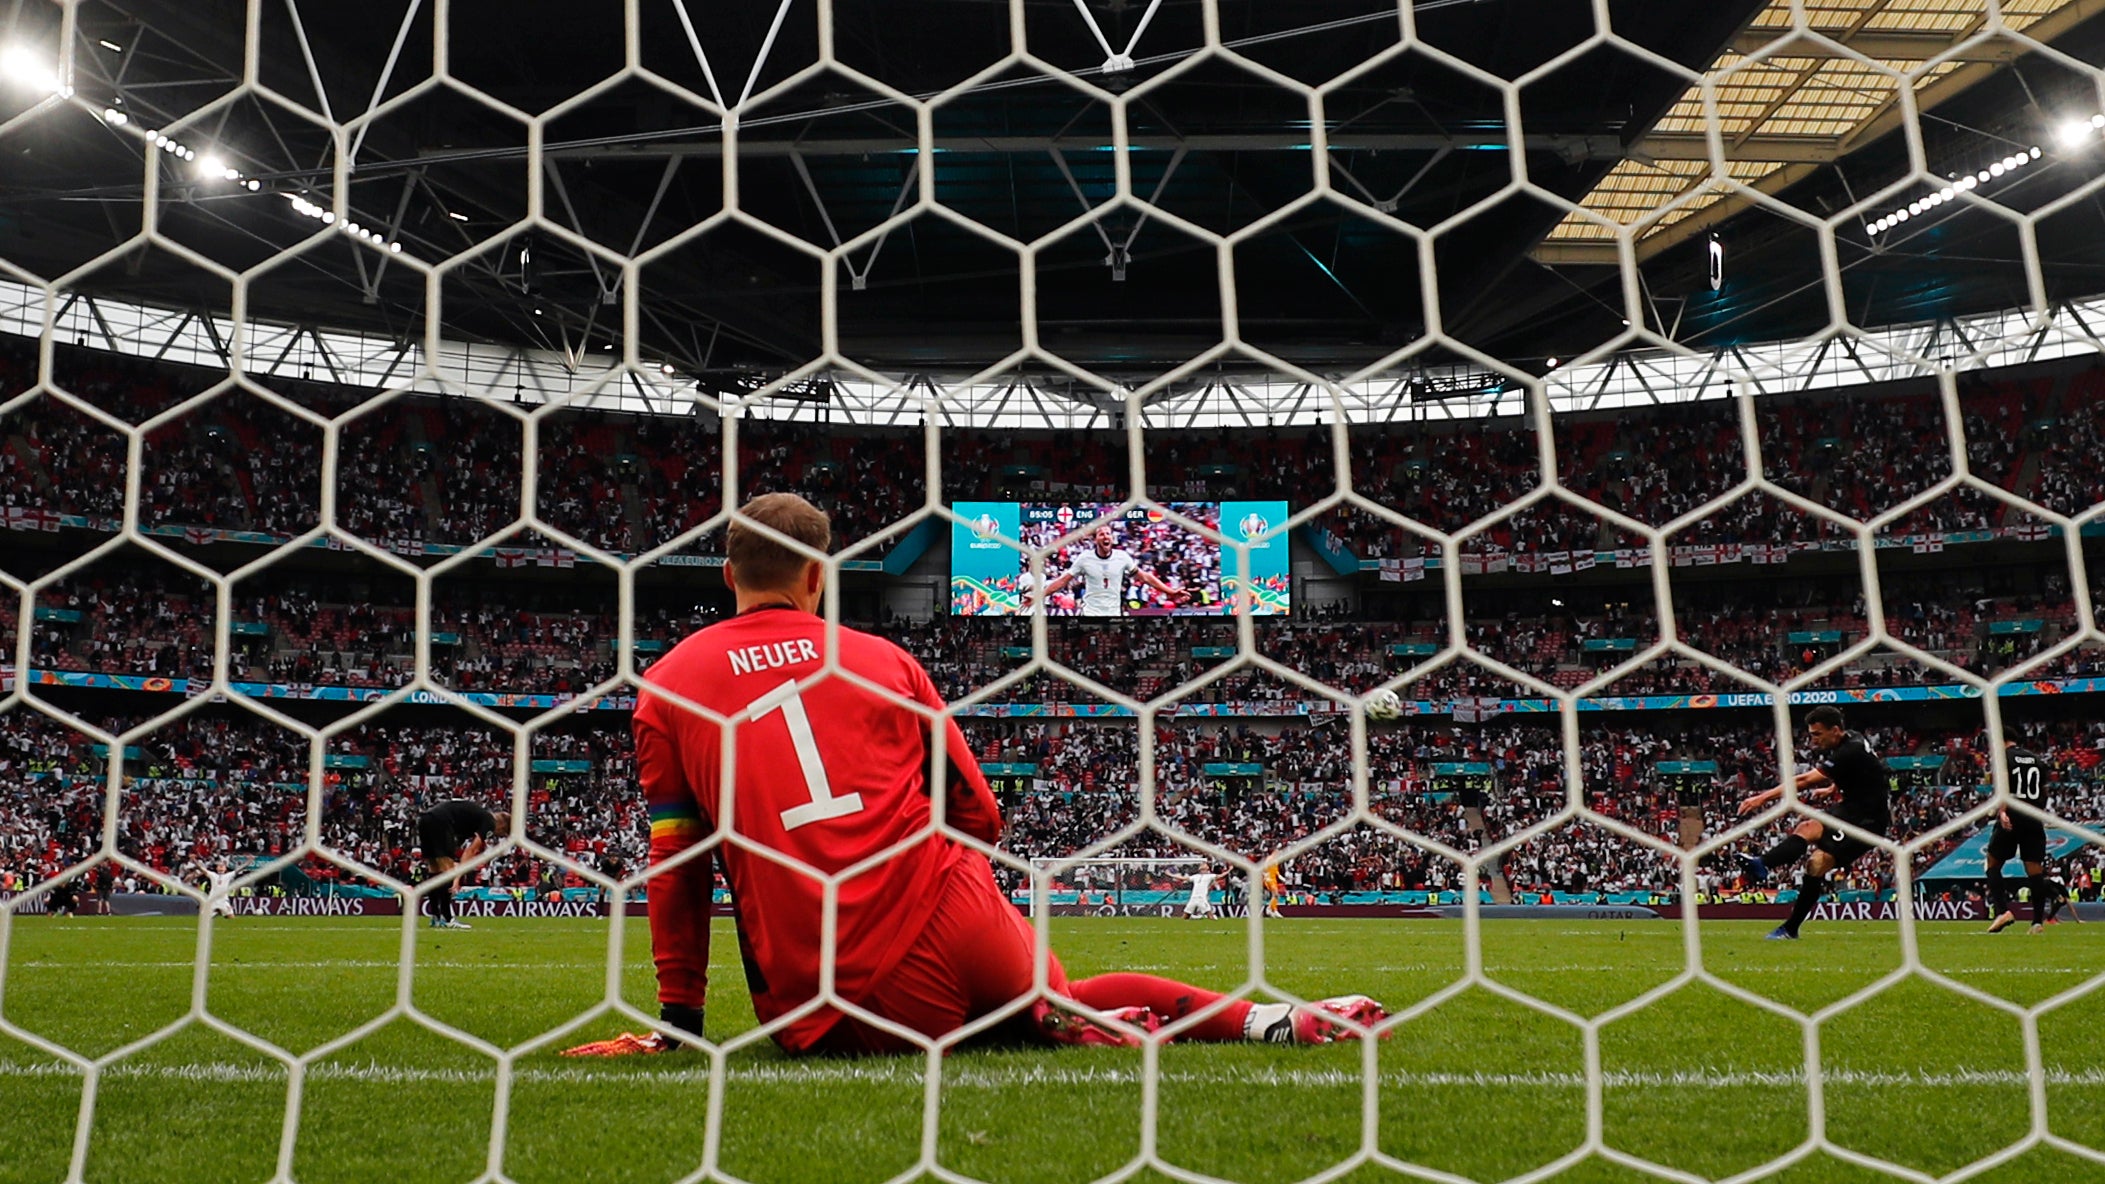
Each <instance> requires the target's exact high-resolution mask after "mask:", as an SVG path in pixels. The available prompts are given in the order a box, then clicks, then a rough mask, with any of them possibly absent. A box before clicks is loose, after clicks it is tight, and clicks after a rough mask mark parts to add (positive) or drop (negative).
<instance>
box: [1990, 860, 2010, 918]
mask: <svg viewBox="0 0 2105 1184" xmlns="http://www.w3.org/2000/svg"><path fill="white" fill-rule="evenodd" d="M2009 911H2010V886H2009V884H2008V883H2007V882H2006V881H2005V880H2004V879H2003V869H2002V867H2001V866H2000V865H1998V864H1995V863H1990V864H1989V867H1988V912H1989V914H1990V915H1991V916H1995V917H2000V916H2002V915H2003V914H2004V913H2007V912H2009Z"/></svg>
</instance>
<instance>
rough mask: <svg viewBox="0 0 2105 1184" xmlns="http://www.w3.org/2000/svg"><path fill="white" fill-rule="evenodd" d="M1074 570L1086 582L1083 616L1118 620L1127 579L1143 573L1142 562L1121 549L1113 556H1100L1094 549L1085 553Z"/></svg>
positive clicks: (1083, 594)
mask: <svg viewBox="0 0 2105 1184" xmlns="http://www.w3.org/2000/svg"><path fill="white" fill-rule="evenodd" d="M1068 570H1070V571H1072V572H1073V573H1074V575H1075V578H1076V579H1079V580H1080V581H1082V615H1083V616H1085V617H1115V616H1117V615H1119V614H1118V602H1119V598H1120V595H1121V594H1122V593H1123V592H1124V591H1125V587H1126V577H1127V576H1129V575H1131V574H1132V573H1134V572H1136V571H1139V570H1140V561H1139V560H1138V559H1135V558H1133V557H1132V556H1131V555H1130V554H1128V553H1126V552H1125V551H1124V550H1121V549H1119V548H1117V547H1113V548H1112V549H1111V553H1110V554H1109V555H1098V554H1097V553H1096V549H1095V548H1094V547H1091V548H1088V549H1086V550H1084V551H1083V552H1082V554H1081V556H1080V557H1079V558H1077V559H1076V560H1075V561H1074V566H1073V567H1071V568H1069V569H1068Z"/></svg>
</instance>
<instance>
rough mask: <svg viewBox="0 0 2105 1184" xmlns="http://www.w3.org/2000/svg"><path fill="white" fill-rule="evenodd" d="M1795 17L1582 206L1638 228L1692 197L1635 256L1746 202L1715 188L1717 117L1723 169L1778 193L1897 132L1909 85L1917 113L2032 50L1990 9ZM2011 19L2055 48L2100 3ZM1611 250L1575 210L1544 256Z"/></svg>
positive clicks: (1765, 22) (1823, 6)
mask: <svg viewBox="0 0 2105 1184" xmlns="http://www.w3.org/2000/svg"><path fill="white" fill-rule="evenodd" d="M1791 9H1792V4H1791V2H1790V0H1769V3H1768V5H1767V6H1766V7H1765V8H1763V9H1762V10H1761V11H1760V12H1759V13H1757V14H1755V17H1754V19H1753V20H1751V21H1749V22H1748V23H1747V27H1746V28H1745V29H1743V30H1741V31H1740V32H1739V33H1737V34H1735V35H1734V36H1733V37H1732V39H1731V40H1730V41H1728V42H1727V43H1726V45H1725V46H1724V48H1723V49H1722V50H1721V51H1720V52H1719V53H1718V55H1717V57H1716V59H1715V60H1713V61H1712V62H1711V63H1710V64H1709V68H1708V69H1707V70H1706V71H1705V72H1704V73H1705V74H1706V75H1707V76H1708V77H1709V78H1710V80H1711V89H1710V94H1709V95H1708V96H1706V95H1705V93H1704V89H1703V87H1702V86H1700V85H1692V86H1690V87H1689V88H1688V89H1687V90H1685V91H1683V92H1682V94H1681V97H1680V98H1679V99H1677V100H1675V102H1674V105H1673V107H1672V108H1671V109H1669V110H1668V111H1667V113H1666V114H1665V115H1664V116H1663V117H1661V118H1660V120H1659V121H1658V122H1657V123H1655V124H1653V125H1652V128H1651V130H1650V131H1649V132H1647V133H1646V134H1645V136H1644V137H1643V138H1642V139H1640V140H1639V141H1638V142H1637V143H1636V144H1635V145H1634V146H1633V147H1632V150H1631V152H1630V154H1629V156H1628V157H1626V158H1625V159H1624V160H1622V161H1620V162H1619V163H1617V164H1616V166H1615V167H1614V168H1612V169H1610V170H1609V171H1608V175H1607V176H1605V177H1603V178H1601V180H1600V182H1599V183H1598V184H1596V185H1595V186H1594V188H1593V190H1592V192H1590V193H1588V194H1587V195H1586V199H1585V200H1584V201H1582V202H1580V203H1579V204H1580V205H1581V206H1582V207H1583V208H1584V209H1586V210H1588V211H1591V212H1593V213H1595V214H1599V215H1601V216H1602V218H1604V219H1606V220H1607V221H1609V222H1613V223H1616V224H1619V225H1623V226H1629V225H1633V224H1635V223H1637V222H1638V221H1639V220H1641V219H1642V218H1644V217H1645V215H1647V214H1649V213H1651V212H1652V211H1654V210H1658V209H1661V208H1662V207H1665V206H1667V205H1668V204H1669V203H1671V202H1672V201H1673V200H1674V199H1675V198H1677V197H1680V196H1682V195H1683V194H1685V193H1686V194H1690V195H1691V200H1689V201H1687V202H1685V203H1683V204H1682V205H1680V206H1678V207H1676V208H1674V209H1673V210H1672V211H1671V212H1669V213H1668V214H1666V215H1665V216H1663V217H1660V218H1658V219H1656V220H1655V221H1653V222H1651V223H1648V224H1647V225H1646V227H1645V229H1644V230H1643V231H1641V232H1640V234H1639V236H1638V246H1637V250H1638V255H1639V257H1640V258H1645V257H1649V256H1651V255H1654V254H1657V253H1658V252H1659V251H1661V250H1664V249H1665V248H1667V247H1669V246H1672V245H1673V244H1675V243H1678V242H1681V241H1683V240H1684V239H1686V238H1687V237H1688V236H1689V235H1690V234H1692V233H1695V232H1698V231H1701V230H1704V229H1708V228H1709V227H1711V226H1715V225H1717V224H1718V223H1719V222H1721V221H1723V220H1724V219H1725V218H1727V217H1729V216H1730V215H1731V214H1732V213H1733V212H1735V211H1737V210H1739V209H1742V208H1744V207H1745V205H1746V204H1747V203H1746V200H1745V198H1744V197H1743V196H1741V195H1740V194H1738V193H1736V192H1735V191H1734V190H1732V189H1731V188H1728V187H1725V186H1720V185H1715V184H1713V183H1712V182H1711V178H1712V154H1711V147H1710V142H1709V126H1710V113H1711V112H1712V111H1715V112H1716V118H1717V124H1718V135H1719V141H1720V143H1719V147H1720V150H1721V152H1722V156H1721V157H1720V158H1719V160H1718V161H1717V163H1718V165H1719V166H1720V167H1721V168H1722V170H1723V172H1724V173H1725V174H1726V175H1727V176H1729V177H1730V178H1731V179H1732V180H1733V181H1735V182H1738V183H1739V184H1740V185H1743V186H1746V187H1747V188H1749V189H1752V190H1755V191H1757V192H1760V193H1765V194H1776V193H1781V192H1783V191H1784V190H1785V189H1788V188H1789V187H1790V186H1791V185H1793V184H1795V183H1797V182H1798V181H1801V180H1803V179H1805V178H1806V177H1807V176H1809V175H1810V174H1811V173H1812V172H1814V171H1815V170H1817V169H1818V168H1819V167H1820V166H1822V165H1826V164H1831V163H1833V162H1834V161H1836V160H1839V159H1840V158H1842V157H1843V156H1845V155H1847V154H1848V153H1849V151H1850V150H1851V149H1852V148H1855V147H1857V146H1859V145H1861V144H1863V143H1866V142H1869V141H1870V140H1873V139H1876V138H1878V137H1879V136H1882V135H1884V134H1886V133H1888V132H1891V131H1893V130H1895V129H1896V128H1898V127H1899V126H1900V123H1901V121H1902V120H1903V118H1904V117H1905V112H1904V110H1903V108H1902V105H1901V101H1900V82H1901V79H1902V77H1903V76H1906V81H1907V82H1908V84H1909V85H1911V86H1912V87H1913V88H1914V90H1915V92H1916V97H1915V105H1916V109H1917V111H1929V110H1932V109H1934V108H1935V107H1937V106H1939V105H1940V104H1942V103H1944V102H1947V101H1949V100H1951V99H1953V98H1956V97H1958V95H1960V94H1961V93H1963V92H1964V91H1965V89H1966V88H1967V87H1969V86H1972V85H1973V84H1974V83H1976V82H1980V81H1982V80H1983V79H1986V78H1987V77H1989V76H1990V75H1991V74H1993V73H1995V72H1996V70H1998V69H1999V68H2001V67H2002V66H2005V65H2007V64H2009V63H2010V62H2012V61H2015V60H2016V59H2017V58H2019V57H2021V56H2023V51H2024V50H2025V49H2026V48H2027V46H2026V45H2025V43H2024V42H2023V41H2019V40H2016V39H2013V38H2006V37H2001V36H1994V35H1989V34H1987V33H1986V32H1985V31H1984V30H1985V28H1986V26H1987V23H1988V17H1987V10H1986V7H1985V6H1984V5H1983V4H1981V3H1980V2H1979V0H1822V2H1820V3H1816V4H1808V5H1806V6H1805V21H1804V23H1803V24H1800V23H1798V22H1797V21H1796V18H1794V16H1793V14H1792V11H1791ZM2002 13H2003V24H2004V26H2005V27H2006V28H2008V29H2009V30H2011V31H2013V32H2018V33H2024V34H2026V35H2027V36H2028V37H2030V38H2038V39H2041V40H2044V41H2046V42H2048V43H2051V42H2052V41H2053V40H2054V38H2055V37H2057V36H2059V35H2060V34H2062V33H2064V32H2066V31H2067V30H2068V29H2070V28H2072V27H2073V26H2074V25H2076V24H2077V23H2080V22H2081V21H2082V20H2085V19H2087V18H2089V17H2091V16H2094V15H2096V12H2095V10H2094V8H2093V6H2091V5H2088V4H2080V3H2070V0H2004V3H2003V6H2002ZM1807 34H1811V35H1810V36H1808V35H1807ZM1750 55H1751V56H1750ZM1932 59H1935V60H1934V63H1933V62H1932ZM1614 240H1615V235H1614V232H1613V230H1612V229H1611V228H1610V227H1609V226H1607V225H1603V224H1602V222H1600V221H1597V220H1593V219H1588V218H1585V217H1581V216H1580V215H1578V214H1571V215H1567V216H1566V217H1565V219H1564V220H1563V221H1562V222H1559V223H1558V224H1557V227H1556V229H1554V230H1552V231H1550V233H1549V235H1548V236H1547V237H1546V238H1545V239H1544V240H1543V249H1542V250H1539V251H1537V252H1536V255H1537V257H1538V258H1544V259H1561V260H1574V259H1581V258H1586V257H1587V255H1586V253H1585V252H1584V250H1583V248H1579V246H1578V245H1579V244H1588V245H1593V246H1595V247H1596V248H1597V249H1598V248H1600V247H1606V248H1608V249H1609V250H1612V249H1613V243H1614ZM1596 259H1597V261H1605V262H1613V259H1612V257H1599V256H1596Z"/></svg>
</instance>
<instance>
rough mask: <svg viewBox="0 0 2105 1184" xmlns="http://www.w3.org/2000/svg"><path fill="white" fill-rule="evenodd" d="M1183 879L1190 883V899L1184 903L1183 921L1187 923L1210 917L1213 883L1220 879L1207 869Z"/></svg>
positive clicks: (1210, 869) (1211, 913)
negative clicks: (1198, 918)
mask: <svg viewBox="0 0 2105 1184" xmlns="http://www.w3.org/2000/svg"><path fill="white" fill-rule="evenodd" d="M1185 878H1186V879H1188V880H1190V881H1191V899H1189V900H1187V901H1185V902H1184V919H1185V920H1187V921H1189V920H1192V919H1194V918H1197V917H1211V916H1212V915H1213V882H1214V881H1215V880H1217V879H1219V878H1220V877H1219V876H1217V875H1215V874H1214V871H1213V869H1212V868H1207V869H1206V870H1204V871H1199V872H1193V873H1192V874H1191V875H1189V876H1187V877H1185Z"/></svg>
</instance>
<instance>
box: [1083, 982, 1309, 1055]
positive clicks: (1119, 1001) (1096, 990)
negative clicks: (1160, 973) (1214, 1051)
mask: <svg viewBox="0 0 2105 1184" xmlns="http://www.w3.org/2000/svg"><path fill="white" fill-rule="evenodd" d="M1067 990H1068V994H1070V995H1072V996H1074V998H1076V999H1077V1000H1079V1001H1081V1002H1083V1003H1086V1004H1088V1005H1089V1006H1090V1007H1093V1008H1095V1009H1097V1010H1098V1011H1117V1010H1118V1009H1119V1008H1121V1007H1145V1008H1147V1009H1148V1010H1149V1011H1152V1012H1154V1013H1155V1014H1156V1015H1157V1016H1160V1017H1161V1018H1162V1022H1163V1023H1165V1024H1166V1023H1169V1022H1170V1021H1172V1020H1180V1019H1183V1018H1184V1017H1185V1016H1187V1015H1190V1014H1191V1013H1192V1012H1194V1011H1200V1010H1203V1009H1204V1008H1207V1007H1210V1006H1212V1005H1213V1004H1215V1003H1217V1002H1219V1001H1220V1000H1221V999H1222V998H1224V996H1222V995H1221V994H1220V993H1219V992H1216V991H1209V990H1206V989H1205V988H1203V987H1194V986H1192V985H1191V984H1190V983H1180V982H1177V981H1176V980H1174V979H1167V978H1157V977H1155V976H1154V975H1152V974H1132V973H1125V974H1099V975H1097V976H1096V977H1095V978H1085V979H1083V980H1081V981H1080V982H1077V983H1072V984H1070V985H1069V986H1068V989H1067ZM1281 1006H1284V1005H1283V1004H1282V1005H1281ZM1252 1010H1253V1008H1252V1005H1251V1004H1250V1002H1249V1001H1248V1000H1245V999H1237V1000H1234V1001H1233V1002H1231V1003H1229V1004H1228V1006H1226V1007H1223V1008H1221V1009H1220V1010H1219V1011H1217V1012H1215V1013H1213V1014H1212V1015H1210V1016H1208V1017H1206V1019H1205V1020H1203V1021H1201V1022H1200V1023H1199V1024H1197V1025H1196V1026H1194V1027H1192V1028H1190V1029H1189V1030H1187V1031H1185V1032H1184V1033H1183V1034H1182V1035H1181V1036H1180V1037H1179V1039H1183V1040H1216V1041H1231V1040H1242V1039H1244V1034H1243V1033H1244V1027H1245V1025H1246V1022H1247V1020H1248V1018H1249V1015H1250V1013H1251V1011H1252Z"/></svg>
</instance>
